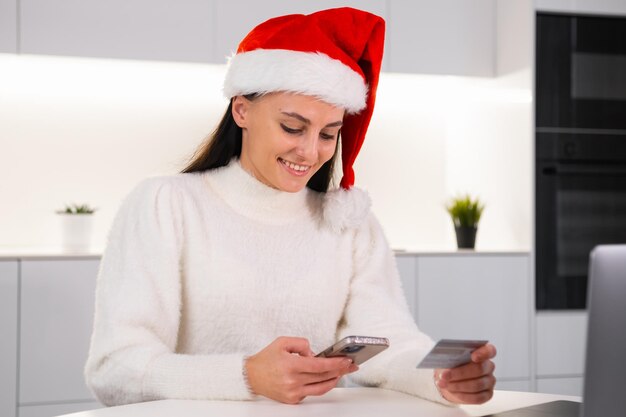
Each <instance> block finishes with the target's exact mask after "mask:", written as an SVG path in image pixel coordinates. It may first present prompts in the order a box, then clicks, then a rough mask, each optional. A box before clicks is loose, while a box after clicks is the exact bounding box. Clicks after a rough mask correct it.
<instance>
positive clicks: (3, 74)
mask: <svg viewBox="0 0 626 417" xmlns="http://www.w3.org/2000/svg"><path fill="white" fill-rule="evenodd" d="M223 75H224V67H223V66H212V65H205V64H181V63H162V62H158V63H157V62H146V61H141V62H139V61H122V60H118V61H116V60H104V59H86V58H82V59H80V58H64V57H40V56H28V55H21V56H15V55H1V54H0V246H54V245H57V244H58V243H59V242H60V235H59V231H58V224H57V221H58V219H57V218H56V216H55V215H54V210H56V209H58V208H60V207H61V206H62V205H63V204H64V203H66V202H74V201H75V202H79V203H80V202H88V203H90V204H92V205H95V206H96V207H98V208H99V210H98V212H97V215H96V225H95V234H94V244H95V246H96V247H101V246H103V245H104V242H105V236H106V233H107V230H108V227H109V225H110V223H111V221H112V218H113V216H114V214H115V212H116V210H117V207H118V205H119V203H120V200H121V199H122V198H123V196H124V195H125V194H126V193H127V192H128V191H129V190H130V188H132V187H133V186H134V185H135V184H136V183H137V182H138V181H139V180H140V179H141V178H143V177H145V176H148V175H156V174H169V173H175V172H177V171H178V170H180V169H181V168H182V167H183V166H184V164H185V161H186V160H187V158H188V157H189V156H190V154H191V153H192V152H193V151H194V149H195V147H196V146H197V145H198V144H199V143H200V142H201V140H202V139H203V138H204V137H205V136H206V135H207V134H208V133H209V132H210V131H211V130H212V129H213V127H214V126H215V123H216V122H217V121H218V120H219V119H220V118H221V115H222V113H223V111H224V109H225V107H226V101H225V99H224V98H223V97H222V96H221V83H222V79H223ZM530 86H531V82H530V73H529V70H528V68H526V69H522V70H518V71H515V72H511V73H510V74H507V75H506V76H502V77H496V78H492V79H481V78H470V77H448V76H420V75H407V74H383V75H382V77H381V81H380V87H379V93H378V103H377V108H376V111H375V114H374V117H373V120H372V123H371V127H370V131H369V134H368V138H367V140H366V142H365V145H364V146H363V150H362V153H361V155H360V156H359V158H358V160H357V163H356V167H355V168H356V182H357V185H359V186H362V187H364V188H366V189H368V190H369V191H370V193H371V195H372V198H373V200H374V210H375V212H376V213H377V215H378V216H379V218H380V220H381V222H382V223H383V226H384V227H385V229H386V231H387V234H388V237H389V240H390V242H391V243H392V245H393V246H394V247H404V248H428V249H453V248H454V247H455V244H454V233H453V229H452V226H451V222H450V220H449V219H448V217H447V214H446V212H445V210H444V204H445V202H446V201H447V199H448V198H449V197H450V196H452V195H454V194H455V193H457V192H466V191H469V192H472V193H477V194H479V195H480V196H481V197H482V198H484V200H485V201H486V203H487V209H486V211H485V214H484V220H483V222H482V224H481V229H480V231H479V236H478V242H477V247H478V248H479V249H480V248H483V249H503V250H509V249H528V248H530V237H529V234H530V224H529V222H530V220H529V219H530V207H531V204H530V201H531V192H530V183H531V178H532V172H531V167H532V159H531V155H530V149H531V148H530V144H531V139H532V133H531V132H532V130H531V121H530V115H531V113H532V112H531V106H532V104H531V97H530V96H531V93H530Z"/></svg>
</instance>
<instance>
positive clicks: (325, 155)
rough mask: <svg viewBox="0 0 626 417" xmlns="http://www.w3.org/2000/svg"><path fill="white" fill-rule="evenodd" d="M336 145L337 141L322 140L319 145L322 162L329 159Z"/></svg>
mask: <svg viewBox="0 0 626 417" xmlns="http://www.w3.org/2000/svg"><path fill="white" fill-rule="evenodd" d="M336 147H337V141H334V140H329V141H322V142H321V144H320V147H319V153H320V159H323V160H324V162H327V161H328V160H330V158H332V157H333V155H334V154H335V148H336Z"/></svg>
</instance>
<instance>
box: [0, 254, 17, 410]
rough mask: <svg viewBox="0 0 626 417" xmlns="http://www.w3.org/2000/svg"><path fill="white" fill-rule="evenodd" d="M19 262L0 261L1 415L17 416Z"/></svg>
mask: <svg viewBox="0 0 626 417" xmlns="http://www.w3.org/2000/svg"><path fill="white" fill-rule="evenodd" d="M17 265H18V263H17V261H0V335H1V336H0V369H1V370H2V371H0V416H7V417H14V416H15V411H16V408H15V407H16V396H17V291H18V289H17V288H18V267H17Z"/></svg>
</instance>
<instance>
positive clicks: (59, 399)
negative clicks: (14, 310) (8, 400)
mask: <svg viewBox="0 0 626 417" xmlns="http://www.w3.org/2000/svg"><path fill="white" fill-rule="evenodd" d="M98 265H99V260H97V259H41V260H23V261H22V262H21V271H20V279H21V297H20V317H21V318H20V343H19V346H20V347H19V405H20V416H23V415H26V414H28V413H31V415H38V414H37V408H30V407H35V406H37V407H41V406H54V405H57V406H58V405H62V404H65V405H68V407H74V406H71V404H75V406H76V407H78V408H80V407H81V404H83V405H84V403H92V404H88V406H85V407H86V408H94V407H95V406H96V405H95V403H93V402H94V401H95V399H94V398H93V396H92V394H91V392H90V391H89V389H88V388H87V386H86V384H85V381H84V377H83V368H84V366H85V362H86V360H87V353H88V350H89V341H90V338H91V331H92V323H93V314H94V300H95V286H96V276H97V272H98ZM22 408H23V409H24V410H22ZM42 409H44V408H39V410H40V411H41V410H42ZM44 410H45V409H44Z"/></svg>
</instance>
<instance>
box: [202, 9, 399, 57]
mask: <svg viewBox="0 0 626 417" xmlns="http://www.w3.org/2000/svg"><path fill="white" fill-rule="evenodd" d="M215 3H216V10H215V13H216V19H215V31H214V35H215V44H216V48H215V50H216V56H215V60H214V62H215V63H217V64H223V63H225V62H226V57H227V56H230V55H232V53H233V52H235V50H236V49H237V45H239V42H240V41H241V40H242V39H243V37H244V36H246V34H247V33H248V32H249V31H250V30H251V29H252V28H253V27H254V26H256V25H258V24H259V23H261V22H263V21H265V20H267V19H269V18H272V17H275V16H281V15H285V14H292V13H303V14H308V13H312V12H315V11H317V10H323V9H330V8H334V7H354V8H358V9H361V10H366V11H369V12H371V13H374V14H376V15H378V16H381V17H382V18H383V19H385V20H387V23H389V22H388V16H387V1H380V0H347V1H341V0H317V1H298V2H294V1H292V2H288V1H284V0H268V1H262V2H261V1H249V2H246V3H245V9H246V13H241V10H242V3H243V2H241V1H239V2H236V1H230V0H216V1H215ZM383 59H384V58H383ZM383 69H384V63H383Z"/></svg>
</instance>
